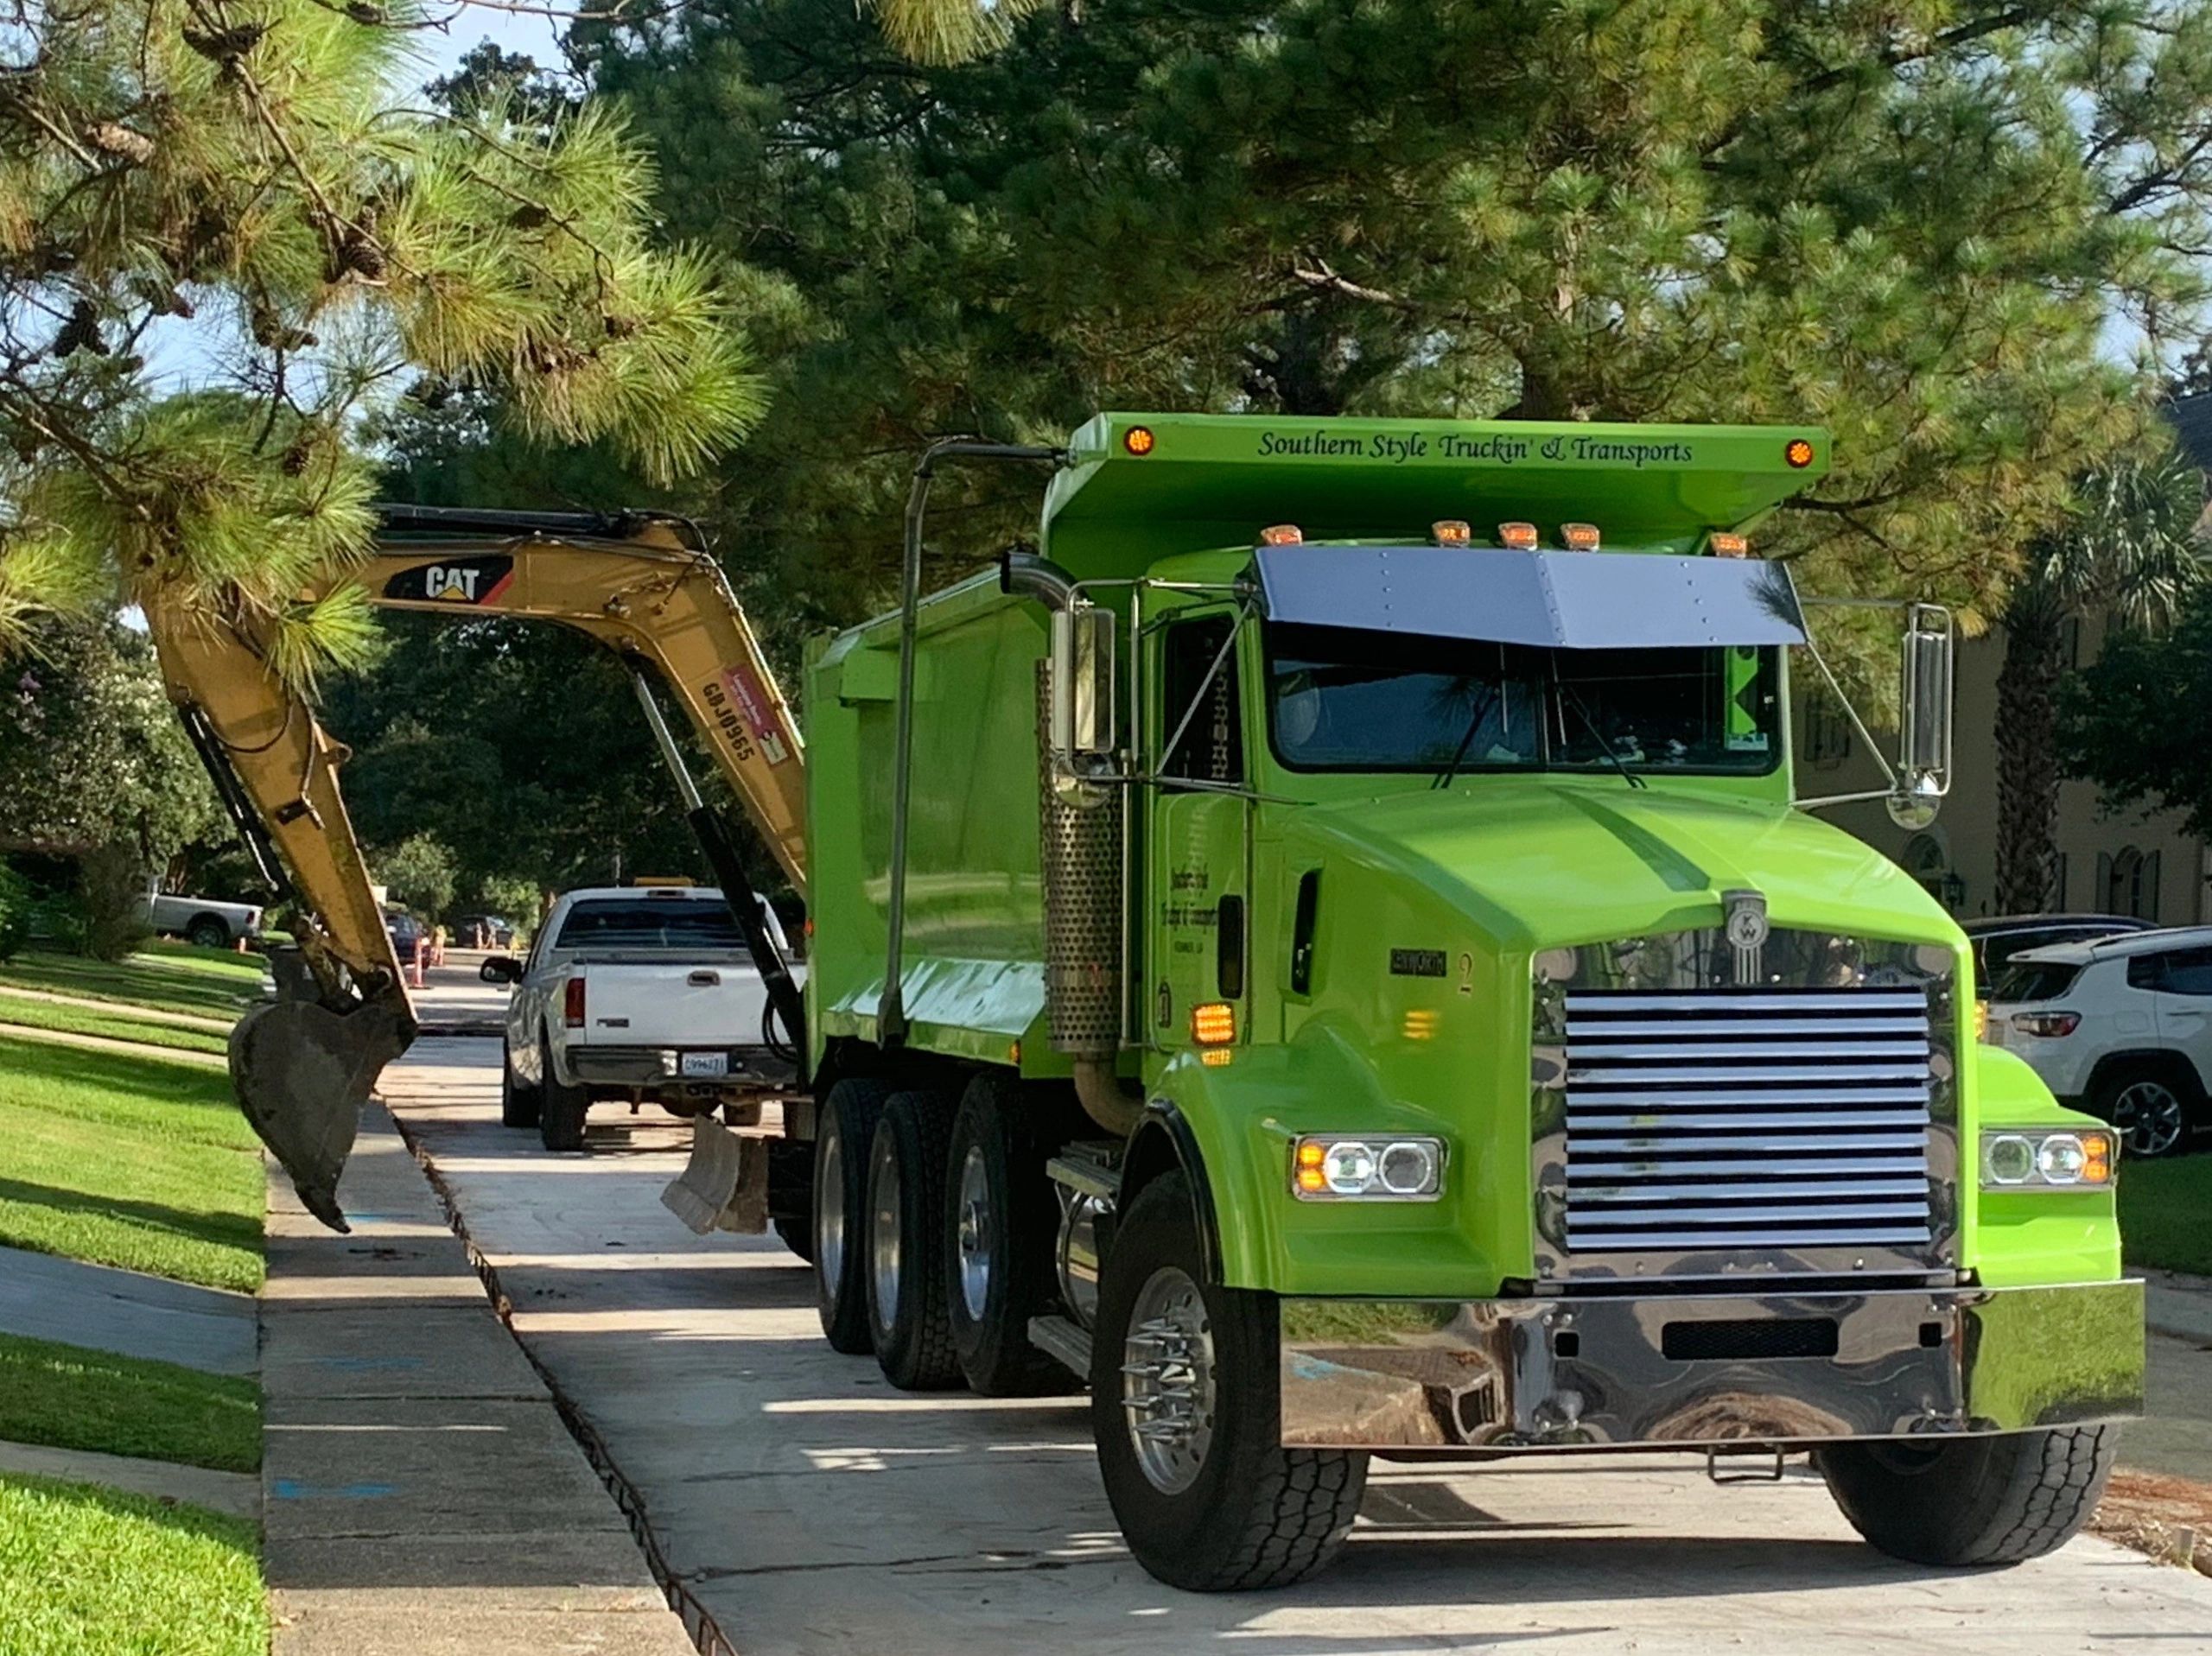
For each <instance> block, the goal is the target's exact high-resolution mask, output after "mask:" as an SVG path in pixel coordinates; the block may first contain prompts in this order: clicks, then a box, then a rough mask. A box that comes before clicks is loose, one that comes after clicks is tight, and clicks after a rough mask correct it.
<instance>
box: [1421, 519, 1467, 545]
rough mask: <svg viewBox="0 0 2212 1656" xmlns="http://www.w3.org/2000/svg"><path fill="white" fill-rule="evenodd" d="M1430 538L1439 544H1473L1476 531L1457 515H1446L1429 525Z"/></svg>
mask: <svg viewBox="0 0 2212 1656" xmlns="http://www.w3.org/2000/svg"><path fill="white" fill-rule="evenodd" d="M1428 538H1429V539H1430V540H1432V541H1433V542H1435V543H1436V544H1437V545H1439V546H1471V545H1472V544H1473V543H1474V538H1475V531H1474V530H1473V529H1472V528H1471V526H1470V525H1468V524H1467V523H1463V522H1462V521H1461V520H1460V519H1459V518H1457V517H1446V518H1445V519H1444V520H1443V521H1442V522H1441V523H1431V524H1430V525H1429V526H1428Z"/></svg>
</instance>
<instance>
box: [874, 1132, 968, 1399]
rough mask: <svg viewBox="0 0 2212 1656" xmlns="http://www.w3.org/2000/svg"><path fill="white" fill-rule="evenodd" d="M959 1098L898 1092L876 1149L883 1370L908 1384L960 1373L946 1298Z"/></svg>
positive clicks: (936, 1385) (927, 1388) (877, 1331)
mask: <svg viewBox="0 0 2212 1656" xmlns="http://www.w3.org/2000/svg"><path fill="white" fill-rule="evenodd" d="M952 1114H953V1107H952V1101H950V1099H947V1098H945V1097H944V1095H943V1094H938V1093H933V1092H922V1091H915V1092H906V1093H899V1094H895V1095H894V1096H893V1098H892V1099H891V1101H889V1102H888V1103H887V1104H886V1105H885V1106H884V1107H883V1116H882V1119H881V1120H879V1121H878V1122H877V1123H876V1126H875V1142H874V1145H873V1146H872V1147H871V1149H870V1152H869V1155H868V1329H869V1336H870V1343H871V1344H872V1345H873V1346H874V1348H875V1360H876V1361H877V1363H878V1364H880V1366H881V1367H882V1369H883V1377H884V1378H885V1379H886V1380H889V1381H890V1382H891V1383H892V1384H893V1386H897V1387H899V1390H901V1391H904V1392H934V1391H941V1390H943V1389H944V1388H945V1387H946V1386H957V1385H958V1384H959V1382H960V1379H961V1374H960V1357H959V1354H958V1353H957V1351H956V1350H955V1349H954V1348H953V1343H952V1322H951V1316H950V1310H949V1309H948V1307H947V1305H946V1303H945V1302H946V1292H945V1256H946V1253H947V1248H946V1242H947V1240H948V1239H947V1236H946V1234H945V1188H946V1171H947V1168H948V1164H949V1163H950V1152H951V1142H952Z"/></svg>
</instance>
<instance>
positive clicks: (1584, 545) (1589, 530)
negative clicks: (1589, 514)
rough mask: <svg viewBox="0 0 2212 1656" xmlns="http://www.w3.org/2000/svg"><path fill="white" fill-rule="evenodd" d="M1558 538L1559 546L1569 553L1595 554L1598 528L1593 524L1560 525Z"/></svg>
mask: <svg viewBox="0 0 2212 1656" xmlns="http://www.w3.org/2000/svg"><path fill="white" fill-rule="evenodd" d="M1559 538H1560V545H1562V546H1564V547H1565V548H1566V549H1567V550H1568V551H1570V552H1595V551H1596V550H1597V549H1598V526H1597V524H1595V523H1561V524H1560V526H1559Z"/></svg>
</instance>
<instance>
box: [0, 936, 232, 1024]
mask: <svg viewBox="0 0 2212 1656" xmlns="http://www.w3.org/2000/svg"><path fill="white" fill-rule="evenodd" d="M261 980H262V961H261V956H259V955H236V954H232V952H231V951H229V950H228V949H194V947H193V946H192V945H191V944H189V943H171V942H155V943H151V944H149V945H148V946H147V947H146V948H145V949H142V950H140V951H139V952H138V953H137V954H136V955H130V957H129V958H128V959H125V960H120V961H96V960H92V959H89V958H87V957H86V956H85V955H49V954H41V953H39V952H37V951H35V950H29V949H27V950H25V951H24V952H23V953H22V954H21V955H16V958H15V959H14V960H12V961H9V962H7V963H6V964H5V965H4V966H0V988H5V987H10V986H13V987H16V988H22V989H45V990H48V991H49V992H51V993H54V994H63V995H82V996H84V997H85V998H86V999H88V1000H120V1001H125V1002H130V1003H132V1004H135V1005H137V1006H153V1007H156V1008H157V1009H159V1010H160V1011H162V1012H199V1013H200V1014H202V1015H203V1016H206V1017H209V1018H235V1017H237V1016H238V1013H239V1012H243V1011H245V1008H246V1007H248V1006H251V1005H252V1004H253V1002H254V1001H255V1000H256V999H258V998H259V997H260V994H261Z"/></svg>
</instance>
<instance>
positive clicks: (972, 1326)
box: [943, 1072, 1080, 1397]
mask: <svg viewBox="0 0 2212 1656" xmlns="http://www.w3.org/2000/svg"><path fill="white" fill-rule="evenodd" d="M1060 1125H1061V1123H1060V1120H1059V1117H1058V1114H1056V1113H1055V1112H1054V1110H1053V1107H1052V1100H1051V1099H1050V1097H1049V1096H1047V1095H1044V1094H1043V1090H1042V1089H1041V1088H1024V1087H1023V1086H1022V1083H1021V1082H1019V1081H1017V1080H1015V1079H1014V1077H1012V1076H1010V1075H1000V1074H997V1073H995V1072H987V1073H985V1074H983V1075H978V1076H976V1079H975V1080H973V1081H971V1082H969V1083H968V1089H967V1091H966V1092H964V1093H963V1094H961V1097H960V1108H959V1111H958V1113H957V1114H956V1115H955V1116H954V1117H953V1121H952V1142H951V1145H950V1150H949V1152H948V1153H947V1158H946V1164H947V1165H946V1177H947V1178H948V1180H949V1182H950V1183H949V1189H948V1190H947V1192H946V1195H947V1198H948V1207H949V1211H948V1212H947V1213H946V1215H944V1221H943V1223H944V1228H945V1229H946V1232H947V1235H946V1243H945V1249H944V1265H945V1289H944V1293H945V1312H946V1315H947V1317H949V1319H950V1323H951V1329H952V1347H953V1350H954V1352H955V1354H956V1355H957V1356H958V1359H959V1362H960V1372H961V1374H963V1376H965V1377H966V1379H967V1381H968V1386H969V1390H971V1391H973V1392H975V1393H978V1394H979V1395H981V1396H983V1397H1038V1396H1043V1395H1045V1394H1047V1393H1067V1392H1073V1391H1077V1390H1079V1389H1080V1382H1079V1381H1078V1380H1077V1378H1076V1376H1075V1375H1073V1374H1071V1373H1069V1371H1068V1369H1067V1368H1066V1367H1065V1365H1063V1364H1061V1363H1060V1362H1058V1361H1057V1360H1055V1359H1054V1358H1052V1357H1050V1356H1047V1355H1046V1354H1045V1353H1044V1352H1042V1351H1039V1349H1038V1348H1036V1347H1035V1346H1033V1345H1032V1344H1031V1343H1030V1342H1029V1319H1030V1318H1031V1317H1035V1316H1038V1315H1039V1314H1040V1313H1042V1312H1044V1311H1046V1310H1049V1309H1050V1308H1051V1306H1052V1303H1053V1295H1054V1291H1055V1290H1054V1284H1053V1268H1052V1252H1053V1247H1054V1244H1055V1242H1056V1240H1058V1234H1059V1222H1060V1215H1059V1204H1058V1202H1057V1201H1056V1200H1055V1199H1054V1197H1053V1194H1052V1179H1051V1177H1050V1176H1049V1175H1047V1173H1046V1171H1045V1164H1046V1161H1047V1160H1048V1159H1049V1158H1050V1155H1051V1152H1052V1146H1054V1145H1057V1144H1058V1142H1059V1140H1060V1138H1061V1136H1062V1135H1061V1133H1059V1132H1058V1127H1059V1126H1060Z"/></svg>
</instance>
